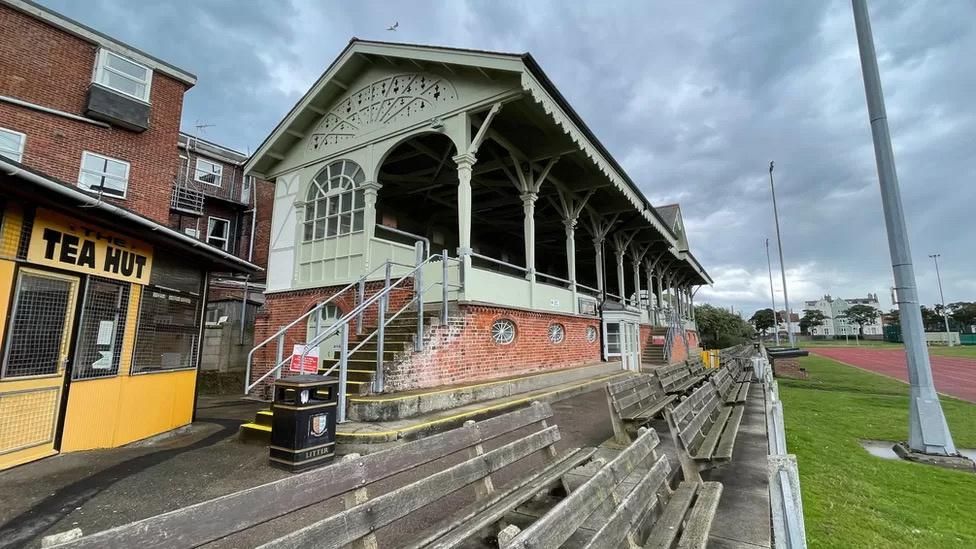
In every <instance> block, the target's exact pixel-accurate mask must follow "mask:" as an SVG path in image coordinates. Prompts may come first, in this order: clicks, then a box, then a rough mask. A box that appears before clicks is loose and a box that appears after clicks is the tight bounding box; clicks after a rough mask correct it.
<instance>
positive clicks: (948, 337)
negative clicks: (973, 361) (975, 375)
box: [929, 254, 952, 347]
mask: <svg viewBox="0 0 976 549" xmlns="http://www.w3.org/2000/svg"><path fill="white" fill-rule="evenodd" d="M929 257H931V258H932V259H934V260H935V277H936V278H937V279H938V280H939V299H940V300H942V320H944V321H945V329H946V345H948V346H949V347H952V334H951V332H949V311H948V310H947V309H946V306H945V295H943V294H942V273H940V272H939V258H940V257H942V254H932V255H930V256H929Z"/></svg>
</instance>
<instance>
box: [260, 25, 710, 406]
mask: <svg viewBox="0 0 976 549" xmlns="http://www.w3.org/2000/svg"><path fill="white" fill-rule="evenodd" d="M245 169H246V170H247V171H248V172H249V173H251V174H253V175H256V176H260V177H263V178H265V179H267V180H269V181H273V182H274V184H275V188H276V191H275V201H274V211H273V220H272V230H271V231H272V233H271V244H270V252H269V261H268V276H267V281H268V282H267V294H266V305H265V307H264V310H263V312H262V313H261V314H260V315H259V318H258V319H257V327H256V330H257V334H256V337H255V340H256V341H261V340H262V339H264V338H266V337H267V338H271V339H272V341H271V342H270V343H269V344H267V345H265V346H264V347H262V348H261V349H259V350H258V351H257V352H256V354H255V361H254V367H253V369H252V371H251V372H250V380H251V381H252V384H254V385H255V386H257V385H258V383H259V382H260V383H265V382H266V381H268V380H270V379H272V378H271V377H265V378H264V380H262V376H267V375H268V374H267V373H268V372H269V371H271V372H272V373H274V369H275V368H281V369H287V368H289V367H290V364H291V363H289V361H288V357H287V356H285V355H291V353H292V349H293V344H304V343H308V346H309V347H316V348H318V349H319V350H320V351H319V353H318V355H319V357H320V360H321V361H322V366H323V368H328V367H330V366H331V365H332V364H333V363H335V361H336V360H337V359H340V358H341V355H342V351H341V350H342V349H343V348H346V349H349V350H350V352H349V354H348V355H347V357H346V360H347V364H348V371H349V384H350V385H352V386H353V388H352V389H351V390H350V391H351V392H359V393H377V392H394V391H402V390H408V389H418V388H427V387H434V386H440V385H445V384H453V383H465V382H471V381H478V380H485V379H493V378H498V377H504V376H512V375H517V374H522V373H527V372H531V371H536V370H544V369H558V368H565V367H571V366H578V365H583V364H588V363H592V362H599V361H615V360H619V361H621V362H622V363H623V366H624V367H625V368H630V369H638V368H639V366H640V362H641V349H642V348H643V347H645V346H650V345H654V344H657V345H659V346H666V347H667V350H668V360H670V361H672V362H673V361H678V360H683V359H684V358H685V357H686V356H687V355H688V353H689V351H692V352H694V350H695V349H697V346H698V337H697V333H696V330H695V325H694V322H693V308H692V296H693V290H694V288H695V287H696V286H699V285H702V284H708V283H710V282H711V279H710V278H709V277H708V275H707V274H706V272H705V270H704V269H703V268H702V266H701V265H700V264H699V263H698V261H697V260H696V259H695V257H694V256H693V255H692V253H691V251H690V250H689V246H688V243H687V239H686V238H685V236H684V234H683V230H681V227H682V222H681V219H680V212H679V211H678V209H677V208H668V209H667V211H666V214H667V219H665V218H664V217H663V216H662V215H661V213H660V212H659V211H657V209H655V208H654V207H653V206H652V205H651V204H650V203H649V202H648V200H647V198H645V197H644V195H643V194H642V193H641V191H640V190H639V189H638V187H637V184H636V183H635V182H634V181H632V180H631V179H630V178H629V177H628V175H627V174H626V173H625V172H624V171H623V169H622V168H621V167H620V166H619V164H618V163H617V162H616V160H614V158H613V157H612V156H611V155H610V153H609V152H608V151H607V150H606V149H605V148H604V147H603V146H602V145H601V144H600V142H599V141H598V140H597V139H596V137H595V136H594V135H593V133H592V132H591V131H590V129H589V128H588V127H587V126H586V124H585V123H584V122H583V120H582V119H581V118H580V117H579V115H578V114H577V113H576V112H575V111H574V110H573V109H572V107H571V106H570V105H569V104H568V103H567V101H566V99H565V98H564V97H563V96H562V95H561V94H560V93H559V91H558V90H557V89H556V88H555V86H553V84H552V82H550V81H549V79H548V78H547V77H546V75H545V74H544V73H543V72H542V69H541V68H540V67H539V66H538V65H537V64H536V62H535V60H534V59H533V58H532V56H531V55H529V54H508V53H494V52H486V51H473V50H460V49H452V48H441V47H427V46H416V45H406V44H392V43H383V42H370V41H363V40H358V39H353V40H352V41H350V43H349V45H348V46H347V47H346V48H345V50H343V51H342V53H341V54H340V55H339V57H338V58H337V59H336V60H335V61H334V62H333V63H332V65H331V66H329V67H328V69H327V70H326V71H325V73H324V74H323V75H322V76H321V77H320V78H319V80H318V81H317V82H315V84H314V85H313V86H312V88H311V89H310V90H309V91H308V93H306V94H305V96H304V97H303V98H302V99H301V100H300V101H299V102H298V104H297V105H295V107H294V108H293V109H292V110H291V112H289V113H288V115H287V116H286V117H285V118H284V120H282V121H281V123H280V124H279V125H278V127H277V128H275V130H274V132H273V133H272V134H271V135H270V136H269V137H268V138H267V139H266V140H265V141H264V143H263V144H262V145H261V146H260V148H259V149H258V150H257V152H256V153H255V154H254V155H253V157H252V158H251V159H250V161H249V162H248V164H247V166H246V168H245ZM445 255H446V257H445ZM418 308H421V309H422V310H420V311H418V310H417V309H418ZM359 313H363V314H359ZM397 313H402V314H400V316H398V317H396V318H395V319H393V320H392V321H390V320H389V318H390V317H391V316H393V315H396V314H397ZM418 313H420V314H419V315H418ZM418 317H419V319H418ZM378 319H384V320H383V321H379V320H378ZM296 320H297V322H295V321H296ZM293 322H294V325H292V326H291V327H290V328H288V329H285V330H284V331H279V329H280V328H281V327H287V326H289V325H290V323H293ZM380 326H382V327H383V329H382V330H380V329H379V328H380ZM343 330H348V332H347V334H346V336H345V338H346V340H347V341H348V343H347V344H346V343H344V340H343V337H344V336H343V335H342V332H343ZM278 333H280V334H283V335H284V337H283V338H282V340H281V342H280V343H281V348H282V349H283V350H281V351H277V354H275V353H276V347H277V345H278V343H276V341H277V338H276V334H278ZM262 334H263V335H262ZM652 336H653V337H652ZM307 352H308V354H310V355H314V354H316V352H315V351H314V350H311V349H310V350H308V351H307ZM283 364H284V366H283ZM285 373H287V372H285ZM334 373H335V372H333V375H334Z"/></svg>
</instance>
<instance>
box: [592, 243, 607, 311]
mask: <svg viewBox="0 0 976 549" xmlns="http://www.w3.org/2000/svg"><path fill="white" fill-rule="evenodd" d="M593 250H594V251H595V252H596V289H597V290H600V299H603V292H604V286H603V285H604V281H603V266H604V263H605V262H604V260H603V238H602V237H600V238H594V239H593Z"/></svg>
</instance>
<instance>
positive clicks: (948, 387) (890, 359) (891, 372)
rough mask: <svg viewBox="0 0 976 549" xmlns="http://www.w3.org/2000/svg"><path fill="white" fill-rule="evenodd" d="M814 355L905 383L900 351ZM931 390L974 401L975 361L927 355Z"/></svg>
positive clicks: (835, 350) (826, 351) (840, 351)
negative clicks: (932, 382) (929, 363)
mask: <svg viewBox="0 0 976 549" xmlns="http://www.w3.org/2000/svg"><path fill="white" fill-rule="evenodd" d="M811 351H812V352H813V353H814V354H818V355H820V356H824V357H827V358H832V359H834V360H836V361H838V362H843V363H844V364H848V365H850V366H855V367H857V368H863V369H865V370H870V371H872V372H877V373H879V374H883V375H886V376H890V377H894V378H898V379H900V380H902V381H904V382H906V383H907V382H908V366H907V364H906V361H905V351H903V350H900V349H851V348H837V347H828V348H824V349H819V348H818V349H811ZM929 356H930V359H931V362H932V377H933V378H934V379H935V389H936V390H937V391H938V392H940V393H943V394H946V395H950V396H954V397H956V398H959V399H962V400H968V401H969V402H976V360H973V359H971V358H957V357H948V356H936V355H929Z"/></svg>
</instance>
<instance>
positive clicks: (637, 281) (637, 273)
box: [634, 261, 640, 308]
mask: <svg viewBox="0 0 976 549" xmlns="http://www.w3.org/2000/svg"><path fill="white" fill-rule="evenodd" d="M634 295H635V296H637V302H636V304H635V305H636V306H637V308H640V263H638V262H637V261H635V262H634Z"/></svg>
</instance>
